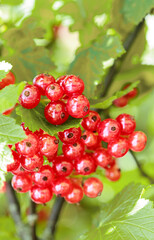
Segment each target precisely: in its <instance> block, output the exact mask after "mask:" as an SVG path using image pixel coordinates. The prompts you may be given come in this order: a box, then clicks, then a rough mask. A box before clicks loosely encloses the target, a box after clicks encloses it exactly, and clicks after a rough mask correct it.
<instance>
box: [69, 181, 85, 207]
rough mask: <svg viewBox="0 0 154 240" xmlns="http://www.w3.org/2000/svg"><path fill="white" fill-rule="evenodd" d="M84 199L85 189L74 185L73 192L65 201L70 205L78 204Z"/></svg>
mask: <svg viewBox="0 0 154 240" xmlns="http://www.w3.org/2000/svg"><path fill="white" fill-rule="evenodd" d="M82 198H83V189H82V188H81V187H80V186H79V185H77V184H73V190H72V191H71V192H70V193H69V194H68V195H66V196H65V200H66V201H67V202H69V203H78V202H80V201H81V200H82Z"/></svg>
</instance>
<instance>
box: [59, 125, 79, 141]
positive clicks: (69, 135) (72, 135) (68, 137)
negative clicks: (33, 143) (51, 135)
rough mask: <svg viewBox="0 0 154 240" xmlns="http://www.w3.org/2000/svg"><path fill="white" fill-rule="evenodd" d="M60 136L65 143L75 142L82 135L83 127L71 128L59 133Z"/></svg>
mask: <svg viewBox="0 0 154 240" xmlns="http://www.w3.org/2000/svg"><path fill="white" fill-rule="evenodd" d="M58 137H59V139H60V141H61V142H63V143H68V144H69V143H70V144H73V143H75V142H76V141H78V140H79V139H80V137H81V128H80V127H78V128H69V129H66V130H64V131H63V132H59V133H58Z"/></svg>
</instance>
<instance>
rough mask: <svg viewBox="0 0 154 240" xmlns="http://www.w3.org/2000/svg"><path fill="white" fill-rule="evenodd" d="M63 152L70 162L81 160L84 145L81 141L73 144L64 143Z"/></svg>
mask: <svg viewBox="0 0 154 240" xmlns="http://www.w3.org/2000/svg"><path fill="white" fill-rule="evenodd" d="M62 150H63V153H64V156H65V157H66V158H68V159H70V160H73V159H76V158H80V157H81V156H82V155H83V153H84V145H83V143H82V141H81V140H79V141H77V142H75V143H73V144H65V143H63V146H62Z"/></svg>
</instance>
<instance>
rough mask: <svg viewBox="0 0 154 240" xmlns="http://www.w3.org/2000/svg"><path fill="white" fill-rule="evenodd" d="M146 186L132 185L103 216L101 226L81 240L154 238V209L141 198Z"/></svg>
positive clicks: (115, 200)
mask: <svg viewBox="0 0 154 240" xmlns="http://www.w3.org/2000/svg"><path fill="white" fill-rule="evenodd" d="M142 190H143V187H142V186H141V185H139V184H130V185H128V186H127V187H126V188H124V189H123V191H121V192H120V193H119V194H118V195H117V196H116V197H115V198H114V199H113V200H112V201H111V202H110V203H109V204H107V205H105V207H104V209H103V211H102V212H101V213H100V215H99V224H98V227H97V228H95V229H93V230H91V231H90V232H88V233H87V234H85V235H83V236H81V237H80V238H79V239H80V240H93V239H94V240H101V239H103V240H111V239H112V240H113V239H114V240H124V239H125V240H136V239H149V240H150V239H151V240H152V239H153V238H154V209H153V208H152V203H150V202H149V200H145V199H143V198H141V195H142Z"/></svg>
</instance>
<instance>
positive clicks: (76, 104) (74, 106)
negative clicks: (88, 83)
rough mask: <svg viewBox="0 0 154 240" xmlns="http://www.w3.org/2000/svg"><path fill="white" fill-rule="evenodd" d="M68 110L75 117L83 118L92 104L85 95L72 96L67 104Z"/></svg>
mask: <svg viewBox="0 0 154 240" xmlns="http://www.w3.org/2000/svg"><path fill="white" fill-rule="evenodd" d="M66 108H67V112H68V113H69V115H71V116H72V117H74V118H83V117H84V116H86V115H87V114H88V113H89V108H90V104H89V101H88V99H87V98H86V97H85V96H84V95H79V96H76V97H70V98H69V99H68V101H67V104H66Z"/></svg>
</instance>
